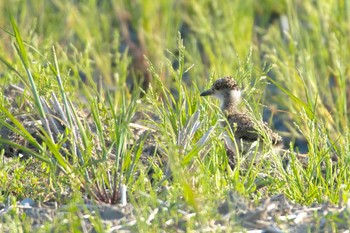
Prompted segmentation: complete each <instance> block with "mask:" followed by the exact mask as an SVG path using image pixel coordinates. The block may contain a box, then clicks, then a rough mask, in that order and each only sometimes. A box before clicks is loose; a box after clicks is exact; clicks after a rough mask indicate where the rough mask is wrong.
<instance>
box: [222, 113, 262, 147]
mask: <svg viewBox="0 0 350 233" xmlns="http://www.w3.org/2000/svg"><path fill="white" fill-rule="evenodd" d="M227 120H228V123H229V124H230V127H231V129H232V131H233V132H234V135H235V137H236V138H239V139H243V140H245V141H251V142H253V141H256V140H258V138H259V134H258V132H257V130H256V129H255V125H254V122H253V120H252V119H251V118H250V117H249V116H248V115H246V114H242V113H235V114H231V115H229V116H228V117H227Z"/></svg>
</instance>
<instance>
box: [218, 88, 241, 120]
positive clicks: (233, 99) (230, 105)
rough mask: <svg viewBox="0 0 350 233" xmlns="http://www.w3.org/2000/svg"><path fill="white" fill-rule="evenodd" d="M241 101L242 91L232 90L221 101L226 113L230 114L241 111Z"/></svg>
mask: <svg viewBox="0 0 350 233" xmlns="http://www.w3.org/2000/svg"><path fill="white" fill-rule="evenodd" d="M240 102H241V92H240V91H231V92H230V94H229V95H228V96H226V98H223V99H222V101H221V110H222V111H223V112H224V113H225V115H230V114H233V113H236V112H238V111H239V109H238V108H239V105H240Z"/></svg>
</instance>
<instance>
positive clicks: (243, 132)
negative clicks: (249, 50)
mask: <svg viewBox="0 0 350 233" xmlns="http://www.w3.org/2000/svg"><path fill="white" fill-rule="evenodd" d="M200 96H202V97H205V96H214V97H216V98H217V99H218V100H219V101H220V107H221V111H222V112H223V114H224V116H225V117H226V119H225V120H224V121H222V123H221V125H222V126H223V127H225V128H226V127H227V126H229V127H230V128H229V130H231V132H232V133H233V137H234V140H235V141H233V140H232V137H231V136H230V134H229V133H228V132H227V131H226V132H224V141H225V147H226V151H227V154H228V157H229V162H230V164H232V165H233V164H234V163H235V162H236V161H235V157H237V156H236V154H237V152H240V153H241V154H244V155H247V154H249V152H253V151H254V149H253V147H252V146H253V145H257V144H259V147H260V146H261V144H264V143H266V142H267V140H266V139H267V137H268V138H269V140H270V141H271V142H272V146H273V148H274V149H277V150H278V149H280V148H282V147H283V139H282V137H281V136H280V135H279V134H278V133H276V132H273V131H272V130H271V129H270V128H269V127H268V126H267V124H266V123H265V122H257V121H256V120H254V119H253V118H252V117H251V115H250V114H248V113H247V112H246V111H244V110H241V108H240V105H241V101H242V92H241V89H240V88H239V86H238V83H237V82H236V80H235V79H233V78H232V77H231V76H225V77H222V78H219V79H217V80H216V81H215V82H214V83H213V84H212V86H211V88H209V89H208V90H205V91H203V92H202V93H201V94H200ZM237 149H238V151H237ZM250 154H252V153H250Z"/></svg>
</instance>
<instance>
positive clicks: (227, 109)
mask: <svg viewBox="0 0 350 233" xmlns="http://www.w3.org/2000/svg"><path fill="white" fill-rule="evenodd" d="M221 110H222V111H223V112H224V113H225V115H227V116H228V115H230V114H233V113H235V112H237V111H238V103H237V102H234V101H224V102H223V103H222V105H221Z"/></svg>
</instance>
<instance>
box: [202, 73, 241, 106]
mask: <svg viewBox="0 0 350 233" xmlns="http://www.w3.org/2000/svg"><path fill="white" fill-rule="evenodd" d="M200 96H214V97H216V98H217V99H219V100H220V102H221V106H223V105H226V104H229V103H230V104H235V105H238V104H239V103H240V99H241V90H240V89H239V87H238V84H237V82H236V81H235V80H234V79H233V78H232V77H230V76H227V77H223V78H219V79H218V80H216V81H215V82H214V83H213V85H212V86H211V88H210V89H208V90H206V91H203V92H202V93H201V95H200Z"/></svg>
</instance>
